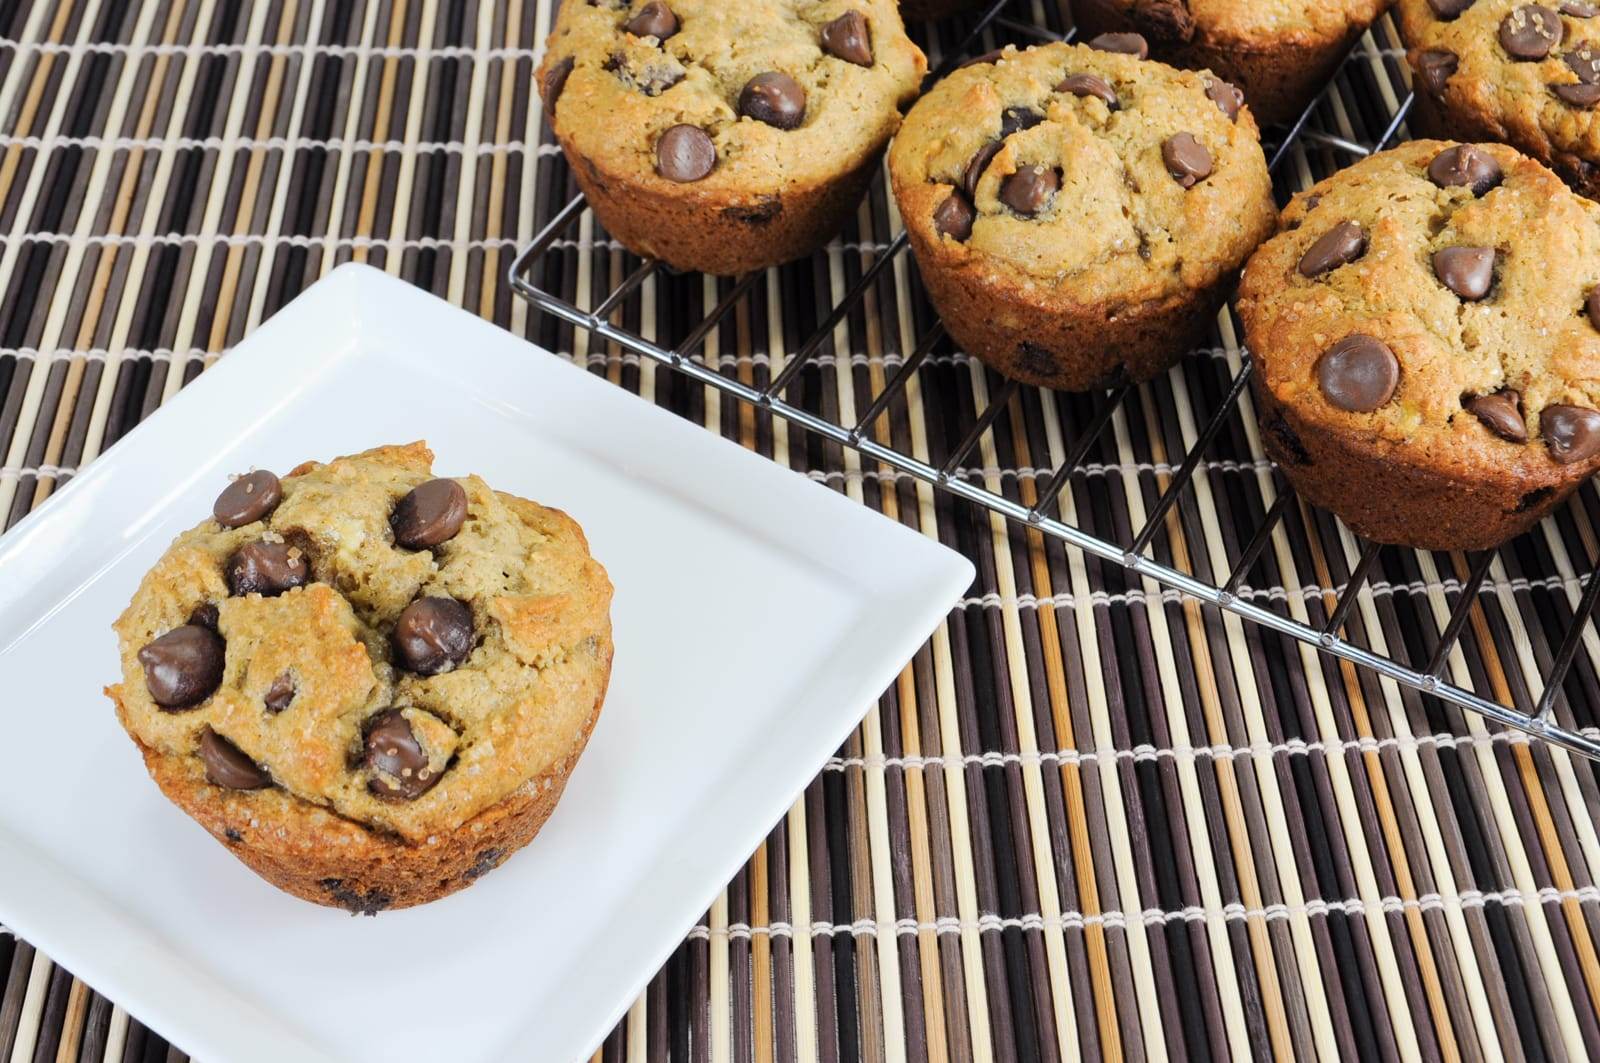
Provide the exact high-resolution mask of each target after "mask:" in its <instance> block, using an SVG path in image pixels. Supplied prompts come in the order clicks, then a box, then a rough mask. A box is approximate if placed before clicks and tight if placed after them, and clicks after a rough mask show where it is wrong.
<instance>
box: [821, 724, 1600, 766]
mask: <svg viewBox="0 0 1600 1063" xmlns="http://www.w3.org/2000/svg"><path fill="white" fill-rule="evenodd" d="M1576 730H1577V731H1578V733H1579V734H1582V735H1585V736H1587V737H1590V738H1600V728H1595V727H1579V728H1576ZM1532 741H1533V739H1532V737H1531V736H1529V735H1527V734H1524V733H1523V732H1521V731H1496V732H1492V733H1489V732H1485V733H1478V734H1465V735H1455V734H1448V733H1442V732H1441V733H1437V734H1427V735H1409V736H1396V735H1391V736H1388V737H1386V738H1358V739H1356V740H1354V741H1350V742H1346V741H1344V740H1342V739H1335V740H1333V741H1323V740H1321V739H1314V740H1312V741H1310V742H1307V741H1304V740H1303V739H1298V738H1297V739H1294V740H1293V741H1289V742H1281V743H1277V744H1273V743H1271V742H1256V743H1253V744H1251V745H1248V746H1231V745H1227V744H1226V743H1218V744H1216V745H1211V746H1172V747H1171V748H1157V747H1155V746H1152V745H1147V744H1141V745H1137V746H1134V747H1133V748H1132V749H1089V750H1081V751H1080V750H1076V749H1058V750H1045V751H1042V752H1038V753H997V752H988V753H966V754H963V755H961V756H954V755H949V754H929V755H926V756H911V757H888V756H877V757H829V758H828V761H827V763H826V764H824V765H823V770H824V771H837V772H842V771H848V770H849V769H851V768H861V769H863V770H865V769H869V768H870V769H872V770H875V771H882V770H886V769H888V768H903V769H907V768H909V769H918V768H920V769H924V770H926V769H928V768H939V769H943V768H949V767H956V768H969V767H983V768H999V767H1006V766H1008V765H1018V766H1022V767H1041V766H1043V765H1045V764H1057V765H1073V766H1077V767H1082V766H1085V765H1090V764H1095V763H1098V762H1099V761H1101V760H1111V761H1114V762H1115V761H1132V762H1134V763H1144V762H1148V761H1157V760H1162V759H1172V760H1177V759H1180V758H1181V759H1191V758H1192V759H1196V760H1198V759H1202V758H1210V759H1212V760H1244V759H1254V758H1259V757H1268V758H1271V757H1276V756H1278V755H1279V754H1283V755H1286V756H1302V757H1303V756H1310V755H1311V754H1312V753H1321V754H1323V755H1324V756H1335V757H1342V756H1344V755H1345V754H1347V753H1351V752H1357V753H1378V752H1382V751H1383V750H1385V749H1397V750H1399V749H1404V750H1411V751H1417V750H1420V749H1423V748H1426V747H1430V746H1431V747H1434V748H1438V749H1460V748H1462V747H1465V746H1489V747H1492V746H1494V745H1495V744H1497V743H1498V744H1503V745H1528V744H1530V743H1532Z"/></svg>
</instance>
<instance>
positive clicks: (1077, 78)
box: [1056, 74, 1119, 111]
mask: <svg viewBox="0 0 1600 1063" xmlns="http://www.w3.org/2000/svg"><path fill="white" fill-rule="evenodd" d="M1056 91H1057V92H1070V93H1072V95H1074V96H1093V97H1095V98H1096V99H1098V100H1101V101H1102V102H1104V103H1105V105H1106V106H1107V107H1109V108H1111V109H1112V110H1113V111H1115V110H1116V109H1117V107H1118V106H1119V104H1118V102H1117V91H1116V90H1115V89H1113V88H1112V87H1111V85H1110V84H1109V83H1108V82H1107V81H1106V79H1105V78H1102V77H1097V76H1096V75H1094V74H1068V75H1067V76H1066V77H1064V78H1062V79H1061V83H1060V84H1059V85H1057V86H1056Z"/></svg>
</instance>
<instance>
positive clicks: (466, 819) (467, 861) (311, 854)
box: [106, 443, 612, 915]
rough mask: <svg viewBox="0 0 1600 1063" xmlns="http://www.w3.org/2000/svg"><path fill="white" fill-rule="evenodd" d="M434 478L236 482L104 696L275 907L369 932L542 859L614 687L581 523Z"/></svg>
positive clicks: (187, 548) (603, 611)
mask: <svg viewBox="0 0 1600 1063" xmlns="http://www.w3.org/2000/svg"><path fill="white" fill-rule="evenodd" d="M432 462H433V455H432V453H431V452H430V451H429V450H428V448H427V447H426V445H424V444H422V443H413V444H410V445H409V446H394V447H381V448H378V449H376V450H369V451H367V452H366V453H363V454H356V455H354V456H351V457H345V458H339V459H337V460H335V461H333V462H330V463H329V464H327V465H319V464H316V463H308V464H305V465H302V466H300V467H299V468H297V469H295V470H294V471H293V472H292V473H290V474H289V475H287V476H285V477H284V478H283V479H281V480H280V479H279V478H278V477H277V476H275V475H273V474H272V473H270V472H265V471H257V472H252V473H249V474H247V475H245V476H241V477H239V478H237V479H235V480H234V481H233V482H232V483H230V484H229V485H228V486H227V487H225V488H224V489H223V491H222V492H221V494H219V495H218V496H217V500H216V504H215V506H214V508H213V511H212V514H211V516H210V517H209V518H208V519H206V520H204V521H202V522H201V523H200V524H198V525H197V526H196V527H194V528H193V529H191V530H190V531H187V532H184V533H183V534H182V535H180V536H178V538H177V539H176V540H175V541H174V542H173V544H172V545H171V547H169V548H168V550H167V552H166V553H165V554H164V555H162V557H161V560H160V561H158V562H157V563H156V565H155V567H154V568H153V569H151V570H150V572H149V574H147V575H146V576H145V578H144V581H143V582H142V583H141V584H140V585H139V589H138V591H137V593H135V594H134V597H133V601H132V602H131V603H130V604H129V606H128V608H127V610H126V611H125V612H124V613H123V614H122V616H121V617H120V618H119V619H118V620H117V622H116V624H115V628H116V632H117V638H118V641H119V643H120V646H121V654H122V682H120V683H118V684H116V685H115V686H112V687H110V688H108V689H107V691H106V693H107V694H109V695H110V697H111V699H112V701H113V702H114V703H115V704H116V709H117V718H118V719H119V720H121V721H122V725H123V727H125V728H126V729H127V731H128V734H129V735H130V736H132V738H133V740H134V743H135V744H136V745H137V746H138V747H139V751H140V752H141V753H142V754H143V755H144V761H145V766H146V767H147V768H148V769H149V771H150V774H151V776H152V777H153V778H154V779H155V781H156V783H157V785H159V786H160V787H161V790H162V792H163V793H165V794H166V795H167V797H168V798H169V799H171V800H172V801H173V802H174V803H175V804H177V805H178V806H179V807H180V808H182V809H183V810H184V811H185V812H187V813H188V814H189V815H190V816H192V817H193V818H194V819H195V820H197V821H198V822H199V823H200V824H201V825H202V826H203V827H205V828H206V830H208V831H210V832H211V833H212V835H214V836H215V837H216V838H217V839H218V840H219V841H221V842H223V843H224V844H225V845H226V846H227V847H228V848H229V849H230V850H231V851H232V852H233V853H234V855H235V856H237V857H238V858H239V859H240V860H242V861H244V862H245V863H246V864H248V865H249V866H250V867H251V868H252V869H254V870H255V871H256V872H257V873H259V874H260V875H261V876H262V877H263V878H265V879H267V880H268V881H269V882H272V883H273V884H274V885H276V886H278V887H280V888H282V889H284V890H287V891H288V892H290V893H293V894H295V895H296V896H299V897H304V898H305V899H307V900H311V901H316V902H318V903H319V904H328V905H335V906H338V907H342V908H348V909H349V910H350V911H352V912H361V913H363V914H368V915H370V914H373V913H374V912H377V911H378V910H380V909H384V908H403V907H406V906H408V905H413V904H421V903H422V902H424V901H429V900H433V899H434V898H436V897H442V896H444V895H445V894H447V893H451V892H453V891H455V890H458V889H461V888H462V887H463V886H467V885H470V884H471V883H472V882H473V881H474V880H475V879H477V878H478V877H479V876H481V875H483V874H485V873H486V872H488V871H490V870H492V869H493V868H494V867H496V866H498V865H499V863H500V862H501V861H502V860H504V859H505V858H506V857H507V856H509V855H510V854H511V853H513V852H515V851H516V850H517V849H518V848H520V847H521V846H523V845H526V844H527V843H528V841H529V840H530V839H531V838H532V837H533V836H534V834H536V833H537V832H538V830H539V828H540V827H541V826H542V825H543V824H544V821H545V819H546V818H547V817H548V816H549V815H550V813H551V811H552V810H553V809H554V808H555V804H556V801H557V800H558V799H559V798H560V796H561V791H562V789H563V787H564V786H565V785H566V781H567V776H568V773H570V772H571V770H572V768H573V765H574V764H576V762H577V760H578V755H579V754H580V753H582V752H583V747H584V744H585V743H586V742H587V741H588V737H589V732H590V731H591V729H592V728H593V727H594V725H595V721H596V719H597V717H598V715H599V712H600V705H601V702H602V700H603V699H604V697H605V691H606V682H607V680H608V678H609V676H610V672H611V652H612V645H611V622H610V615H609V610H610V601H611V584H610V582H609V581H608V580H607V578H606V573H605V570H604V569H603V568H601V567H600V565H599V563H598V562H596V561H595V560H594V559H593V558H591V557H590V556H589V551H588V547H587V544H586V543H585V541H584V537H583V532H582V530H581V529H580V528H579V527H578V525H577V524H576V523H575V522H574V521H573V520H572V519H571V518H570V517H568V516H566V514H564V513H561V512H559V511H557V510H553V509H546V508H545V507H543V506H541V505H538V504H537V503H534V502H529V501H527V500H525V499H521V498H517V497H514V496H512V495H508V494H503V493H501V492H497V491H494V490H492V489H491V488H490V487H489V486H488V485H487V484H485V483H484V482H483V481H482V480H480V479H478V478H477V477H476V476H466V477H461V478H454V479H437V478H435V477H433V475H432V473H431V471H430V470H431V466H432Z"/></svg>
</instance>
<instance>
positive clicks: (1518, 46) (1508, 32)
mask: <svg viewBox="0 0 1600 1063" xmlns="http://www.w3.org/2000/svg"><path fill="white" fill-rule="evenodd" d="M1561 34H1562V27H1561V16H1560V15H1558V14H1556V13H1555V12H1554V11H1551V10H1550V9H1549V8H1548V7H1541V6H1539V5H1538V4H1523V5H1522V6H1521V7H1519V8H1516V9H1515V10H1513V11H1512V12H1511V14H1509V15H1507V16H1506V17H1505V18H1503V19H1501V20H1500V47H1502V48H1504V49H1505V50H1506V54H1507V55H1509V56H1511V58H1513V59H1518V60H1521V61H1523V62H1532V61H1534V60H1538V59H1543V58H1544V57H1545V56H1547V55H1549V54H1550V49H1552V48H1554V47H1555V46H1556V45H1558V44H1560V43H1561Z"/></svg>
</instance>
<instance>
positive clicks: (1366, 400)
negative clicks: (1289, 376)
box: [1317, 333, 1400, 413]
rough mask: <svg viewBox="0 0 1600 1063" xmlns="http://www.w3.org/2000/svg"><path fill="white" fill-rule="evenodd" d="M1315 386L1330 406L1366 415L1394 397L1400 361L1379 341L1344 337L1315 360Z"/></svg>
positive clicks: (1366, 337) (1359, 335) (1365, 337)
mask: <svg viewBox="0 0 1600 1063" xmlns="http://www.w3.org/2000/svg"><path fill="white" fill-rule="evenodd" d="M1317 383H1318V385H1320V386H1321V388H1322V394H1323V395H1324V396H1325V397H1326V398H1327V400H1328V402H1329V403H1331V404H1332V405H1334V406H1337V407H1338V408H1339V409H1341V410H1349V411H1350V412H1352V413H1368V412H1370V411H1372V410H1376V409H1377V408H1378V407H1379V406H1382V405H1383V404H1384V403H1386V402H1388V401H1389V400H1390V399H1391V398H1392V397H1393V396H1394V390H1395V388H1396V387H1397V386H1399V383H1400V360H1399V359H1398V358H1396V357H1395V356H1394V352H1393V351H1391V350H1390V349H1389V345H1388V344H1386V343H1384V342H1383V341H1382V340H1379V339H1375V338H1374V337H1372V336H1363V335H1361V334H1360V333H1357V334H1355V335H1353V336H1346V337H1345V338H1344V339H1342V340H1340V341H1339V342H1338V343H1335V344H1334V345H1333V346H1332V347H1329V348H1328V350H1327V352H1326V353H1324V354H1323V356H1322V357H1321V358H1320V359H1318V360H1317Z"/></svg>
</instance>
